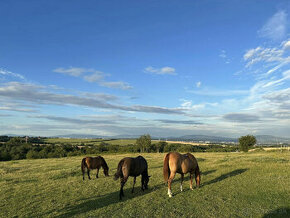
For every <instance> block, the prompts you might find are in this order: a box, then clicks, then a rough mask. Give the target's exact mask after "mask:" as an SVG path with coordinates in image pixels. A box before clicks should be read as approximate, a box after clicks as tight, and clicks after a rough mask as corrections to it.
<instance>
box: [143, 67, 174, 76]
mask: <svg viewBox="0 0 290 218" xmlns="http://www.w3.org/2000/svg"><path fill="white" fill-rule="evenodd" d="M144 71H145V72H147V73H153V74H158V75H166V74H167V75H177V73H176V72H175V68H173V67H162V68H154V67H146V68H145V69H144Z"/></svg>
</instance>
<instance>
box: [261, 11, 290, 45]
mask: <svg viewBox="0 0 290 218" xmlns="http://www.w3.org/2000/svg"><path fill="white" fill-rule="evenodd" d="M287 26H288V23H287V13H286V12H285V11H283V10H281V11H278V12H277V13H276V14H274V15H273V16H272V17H271V18H270V19H269V20H268V21H267V22H266V23H265V24H264V26H263V27H262V28H261V29H260V30H259V31H258V35H259V36H261V37H266V38H269V39H271V40H281V39H283V38H285V37H286V34H287Z"/></svg>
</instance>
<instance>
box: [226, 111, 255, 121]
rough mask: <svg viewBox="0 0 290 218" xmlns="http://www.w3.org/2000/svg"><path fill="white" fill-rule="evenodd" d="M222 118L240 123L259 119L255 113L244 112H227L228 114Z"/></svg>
mask: <svg viewBox="0 0 290 218" xmlns="http://www.w3.org/2000/svg"><path fill="white" fill-rule="evenodd" d="M223 118H224V119H225V120H227V121H231V122H240V123H247V122H257V121H259V120H260V118H259V116H257V115H253V114H245V113H229V114H225V115H224V116H223Z"/></svg>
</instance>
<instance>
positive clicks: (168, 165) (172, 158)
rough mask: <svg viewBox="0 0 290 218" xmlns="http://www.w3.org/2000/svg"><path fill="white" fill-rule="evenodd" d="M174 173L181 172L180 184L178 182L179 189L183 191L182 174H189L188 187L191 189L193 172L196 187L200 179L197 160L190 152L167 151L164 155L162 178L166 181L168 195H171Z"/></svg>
mask: <svg viewBox="0 0 290 218" xmlns="http://www.w3.org/2000/svg"><path fill="white" fill-rule="evenodd" d="M176 173H179V174H181V184H180V190H181V191H183V188H182V182H183V178H184V174H186V173H189V174H190V189H191V190H193V188H192V180H193V174H195V181H196V187H197V188H198V187H199V185H200V179H201V178H200V171H199V167H198V163H197V160H196V158H195V157H194V156H193V155H192V154H190V153H187V154H180V153H178V152H169V153H168V154H166V156H165V157H164V161H163V176H164V180H165V181H166V182H168V195H169V197H172V192H171V183H172V180H173V179H174V177H175V174H176Z"/></svg>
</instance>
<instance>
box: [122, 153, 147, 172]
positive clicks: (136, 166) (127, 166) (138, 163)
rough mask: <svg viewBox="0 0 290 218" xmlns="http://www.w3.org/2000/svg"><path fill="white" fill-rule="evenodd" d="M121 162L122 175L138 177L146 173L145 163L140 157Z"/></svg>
mask: <svg viewBox="0 0 290 218" xmlns="http://www.w3.org/2000/svg"><path fill="white" fill-rule="evenodd" d="M121 161H122V162H123V164H122V170H123V174H124V175H126V174H127V175H128V176H139V175H140V174H142V173H143V172H144V171H147V168H148V165H147V161H146V160H145V158H144V157H142V156H138V157H136V158H132V157H125V158H123V159H122V160H121ZM121 161H120V162H121Z"/></svg>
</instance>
